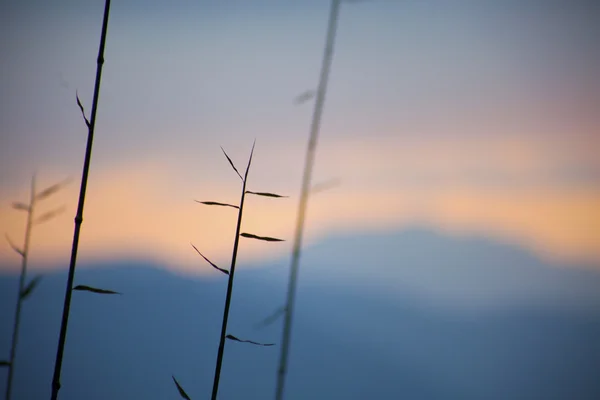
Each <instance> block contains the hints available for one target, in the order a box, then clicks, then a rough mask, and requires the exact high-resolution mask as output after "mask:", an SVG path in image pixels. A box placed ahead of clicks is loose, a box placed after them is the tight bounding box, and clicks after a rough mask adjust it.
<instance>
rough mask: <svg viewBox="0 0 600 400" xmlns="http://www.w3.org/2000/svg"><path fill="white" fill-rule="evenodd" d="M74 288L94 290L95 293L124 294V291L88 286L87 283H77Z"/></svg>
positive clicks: (87, 290)
mask: <svg viewBox="0 0 600 400" xmlns="http://www.w3.org/2000/svg"><path fill="white" fill-rule="evenodd" d="M73 290H81V291H86V292H93V293H98V294H122V293H119V292H115V291H112V290H106V289H98V288H95V287H91V286H86V285H77V286H75V287H74V288H73Z"/></svg>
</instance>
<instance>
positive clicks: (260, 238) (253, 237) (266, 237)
mask: <svg viewBox="0 0 600 400" xmlns="http://www.w3.org/2000/svg"><path fill="white" fill-rule="evenodd" d="M241 236H243V237H245V238H249V239H258V240H264V241H266V242H283V241H284V240H283V239H277V238H272V237H268V236H257V235H253V234H251V233H245V232H244V233H242V234H241Z"/></svg>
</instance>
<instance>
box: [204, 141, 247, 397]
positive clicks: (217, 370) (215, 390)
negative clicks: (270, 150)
mask: <svg viewBox="0 0 600 400" xmlns="http://www.w3.org/2000/svg"><path fill="white" fill-rule="evenodd" d="M253 153H254V144H253V145H252V152H251V153H250V158H249V159H248V165H247V167H246V172H245V173H244V178H243V179H242V196H241V199H240V205H239V209H238V218H237V225H236V228H235V241H234V242H233V252H232V254H231V267H230V269H229V280H228V282H227V295H226V296H225V309H224V310H223V322H222V325H221V337H220V339H219V351H218V353H217V362H216V365H215V376H214V380H213V388H212V395H211V399H212V400H216V399H217V393H218V392H219V379H220V378H221V366H222V365H223V353H224V351H225V339H226V336H227V321H228V319H229V307H230V305H231V294H232V293H233V278H234V275H235V263H236V260H237V253H238V246H239V243H240V230H241V228H242V216H243V213H244V200H245V198H246V183H247V181H248V172H249V171H250V164H251V163H252V154H253Z"/></svg>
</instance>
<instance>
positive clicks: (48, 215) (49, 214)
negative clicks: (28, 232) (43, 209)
mask: <svg viewBox="0 0 600 400" xmlns="http://www.w3.org/2000/svg"><path fill="white" fill-rule="evenodd" d="M64 211H65V207H64V206H63V207H60V208H57V209H56V210H52V211H48V212H47V213H45V214H42V215H41V216H39V217H38V218H36V220H35V223H36V224H41V223H44V222H46V221H48V220H51V219H52V218H54V217H56V216H57V215H59V214H62V213H63V212H64Z"/></svg>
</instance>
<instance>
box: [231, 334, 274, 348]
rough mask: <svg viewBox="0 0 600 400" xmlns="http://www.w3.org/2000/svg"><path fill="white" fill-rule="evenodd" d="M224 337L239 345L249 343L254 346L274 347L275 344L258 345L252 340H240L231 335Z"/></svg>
mask: <svg viewBox="0 0 600 400" xmlns="http://www.w3.org/2000/svg"><path fill="white" fill-rule="evenodd" d="M225 337H226V338H227V339H229V340H233V341H236V342H240V343H250V344H254V345H256V346H275V343H259V342H255V341H253V340H244V339H240V338H237V337H235V336H233V335H227V336H225Z"/></svg>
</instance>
